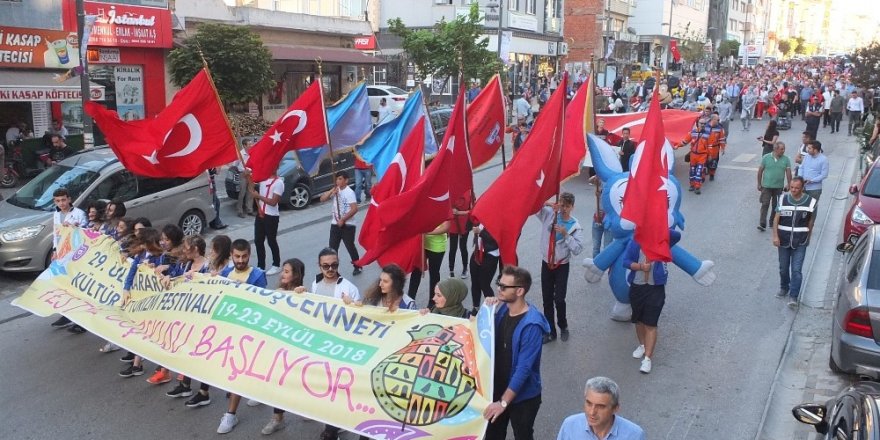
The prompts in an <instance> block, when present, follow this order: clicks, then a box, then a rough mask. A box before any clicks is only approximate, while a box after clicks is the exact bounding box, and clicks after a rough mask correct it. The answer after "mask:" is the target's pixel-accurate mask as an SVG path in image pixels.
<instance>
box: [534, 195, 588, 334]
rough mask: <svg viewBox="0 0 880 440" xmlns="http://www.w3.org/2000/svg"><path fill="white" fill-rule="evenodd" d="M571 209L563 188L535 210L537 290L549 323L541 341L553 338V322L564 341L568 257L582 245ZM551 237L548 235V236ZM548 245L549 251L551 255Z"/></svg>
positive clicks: (579, 230)
mask: <svg viewBox="0 0 880 440" xmlns="http://www.w3.org/2000/svg"><path fill="white" fill-rule="evenodd" d="M573 210H574V194H572V193H569V192H564V193H562V194H560V195H559V202H558V203H551V202H548V203H545V205H544V207H543V208H541V210H540V211H538V213H537V214H535V217H537V218H538V220H539V221H540V222H541V241H540V242H539V245H538V246H539V248H540V250H541V294H542V297H543V300H544V317H545V318H547V322H548V323H549V325H550V334H548V335H545V336H544V339H543V343H545V344H546V343H548V342H551V341H554V340H556V336H557V333H556V326H557V325H558V326H559V332H560V333H559V334H560V336H561V338H562V341H563V342H565V341H568V337H569V332H568V318H567V315H566V304H565V297H566V294H567V292H568V274H569V270H570V265H569V260H570V259H571V258H572V257H573V256H575V255H578V254H580V253H581V251H583V249H584V243H583V241H584V231H583V228H582V227H581V224H580V223H578V220H577V218H575V217H573V216H572V215H571V213H572V211H573ZM551 237H552V238H551ZM551 249H552V251H553V252H552V255H551V252H550V251H551Z"/></svg>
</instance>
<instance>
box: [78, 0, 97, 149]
mask: <svg viewBox="0 0 880 440" xmlns="http://www.w3.org/2000/svg"><path fill="white" fill-rule="evenodd" d="M85 27H86V12H85V5H84V4H83V0H76V38H77V40H79V47H80V57H79V65H80V67H81V68H82V72H80V75H79V81H80V83H79V84H80V91H81V93H82V106H83V112H82V123H83V148H84V149H86V150H88V149H90V148H94V147H95V135H94V131H93V129H92V118H91V117H90V116H89V115H88V114H87V113H86V111H85V108H86V103H87V102H89V100H90V96H89V93H90V92H91V90H90V88H89V66H88V60H87V59H86V58H88V57H87V56H86V55H87V54H86V53H85V52H83V51H82V48H83V47H85V46H86V45H87V44H88V43H89V42H88V41H83V33H84V32H85Z"/></svg>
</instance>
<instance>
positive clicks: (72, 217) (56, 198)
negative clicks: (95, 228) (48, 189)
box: [52, 188, 89, 260]
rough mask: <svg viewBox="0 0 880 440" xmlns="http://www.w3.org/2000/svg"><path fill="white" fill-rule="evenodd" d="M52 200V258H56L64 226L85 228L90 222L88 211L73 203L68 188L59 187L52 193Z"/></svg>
mask: <svg viewBox="0 0 880 440" xmlns="http://www.w3.org/2000/svg"><path fill="white" fill-rule="evenodd" d="M52 201H53V202H54V203H55V212H54V213H53V214H52V226H53V228H52V259H53V260H54V259H55V258H56V255H55V251H56V250H57V249H58V245H59V240H60V239H61V236H60V235H59V234H60V233H61V227H62V226H75V227H79V228H84V227H86V226H87V225H88V224H89V218H88V216H86V213H85V212H84V211H83V210H82V209H79V208H77V207H75V206H73V205H72V203H73V201H72V200H71V199H70V192H68V191H67V188H58V189H56V190H55V192H54V193H52Z"/></svg>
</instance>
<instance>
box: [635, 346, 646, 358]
mask: <svg viewBox="0 0 880 440" xmlns="http://www.w3.org/2000/svg"><path fill="white" fill-rule="evenodd" d="M644 355H645V346H644V345H639V346H638V347H637V348H636V349H635V350H634V351H633V357H634V358H636V359H641V358H642V356H644Z"/></svg>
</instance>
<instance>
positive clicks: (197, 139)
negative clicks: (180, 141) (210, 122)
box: [162, 113, 202, 157]
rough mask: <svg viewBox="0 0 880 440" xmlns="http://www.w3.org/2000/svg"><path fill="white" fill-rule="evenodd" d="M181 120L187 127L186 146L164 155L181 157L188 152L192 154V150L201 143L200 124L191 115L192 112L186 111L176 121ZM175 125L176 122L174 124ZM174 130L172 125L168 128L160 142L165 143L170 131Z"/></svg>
mask: <svg viewBox="0 0 880 440" xmlns="http://www.w3.org/2000/svg"><path fill="white" fill-rule="evenodd" d="M181 122H183V123H184V125H186V126H187V128H189V142H187V143H186V146H185V147H183V148H182V149H180V151H178V152H176V153H171V154H168V155H166V156H165V157H183V156H187V155H189V154H192V152H193V151H196V149H198V148H199V145H201V144H202V126H201V125H200V124H199V120H198V119H196V117H195V116H193V114H192V113H187V114H186V115H184V116H183V117H182V118H180V120H179V121H177V123H178V124H179V123H181ZM175 125H177V124H175ZM172 131H174V128H173V127H172V128H171V130H168V133H167V134H165V139H164V140H162V144H163V145H164V144H165V141H167V140H168V136H171V132H172Z"/></svg>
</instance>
